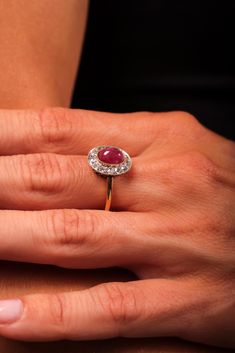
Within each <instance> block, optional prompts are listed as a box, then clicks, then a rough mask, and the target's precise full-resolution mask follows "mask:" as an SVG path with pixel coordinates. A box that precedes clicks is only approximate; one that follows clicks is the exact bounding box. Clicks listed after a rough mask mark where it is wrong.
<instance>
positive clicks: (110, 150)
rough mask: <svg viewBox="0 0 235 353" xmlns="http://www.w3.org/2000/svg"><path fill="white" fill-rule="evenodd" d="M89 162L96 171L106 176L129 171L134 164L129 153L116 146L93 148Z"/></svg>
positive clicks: (89, 155)
mask: <svg viewBox="0 0 235 353" xmlns="http://www.w3.org/2000/svg"><path fill="white" fill-rule="evenodd" d="M88 163H89V165H90V166H91V167H92V169H93V170H94V171H95V172H96V173H98V174H101V175H104V176H109V175H110V176H117V175H121V174H124V173H127V172H128V171H129V170H130V169H131V165H132V161H131V157H130V156H129V154H128V153H127V152H125V151H124V150H122V149H121V148H118V147H114V146H98V147H94V148H92V150H90V152H89V154H88Z"/></svg>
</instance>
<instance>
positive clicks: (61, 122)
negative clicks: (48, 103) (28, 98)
mask: <svg viewBox="0 0 235 353" xmlns="http://www.w3.org/2000/svg"><path fill="white" fill-rule="evenodd" d="M39 126H40V132H41V140H42V143H43V144H44V145H46V147H49V146H53V145H55V146H56V145H61V144H62V145H63V144H65V145H66V144H67V143H68V141H69V140H70V139H71V134H72V126H73V124H72V119H71V115H70V111H69V109H66V108H60V107H56V108H45V109H42V110H41V111H40V112H39Z"/></svg>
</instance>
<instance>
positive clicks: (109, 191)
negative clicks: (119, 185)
mask: <svg viewBox="0 0 235 353" xmlns="http://www.w3.org/2000/svg"><path fill="white" fill-rule="evenodd" d="M112 193H113V177H112V176H111V175H109V176H108V177H107V193H106V202H105V211H109V210H110V208H111V202H112Z"/></svg>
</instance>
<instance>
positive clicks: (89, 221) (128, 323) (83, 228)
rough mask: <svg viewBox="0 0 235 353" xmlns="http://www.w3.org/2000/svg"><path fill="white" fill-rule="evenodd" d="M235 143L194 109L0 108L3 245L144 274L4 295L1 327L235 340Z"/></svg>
mask: <svg viewBox="0 0 235 353" xmlns="http://www.w3.org/2000/svg"><path fill="white" fill-rule="evenodd" d="M14 126H19V129H18V130H17V133H15V132H14V133H13V131H15V130H14V129H13V127H14ZM7 141H11V144H9V143H7ZM94 146H99V147H94ZM234 146H235V144H234V142H232V141H229V140H226V139H224V138H222V137H221V136H218V135H216V134H215V133H213V132H211V131H209V130H207V129H206V128H204V127H203V126H201V125H200V124H199V123H198V122H197V120H196V119H195V118H194V117H192V116H191V115H189V114H187V113H182V112H173V113H133V114H123V115H122V114H117V115H115V114H109V113H98V112H90V111H80V110H79V111H76V110H66V109H57V108H55V109H46V110H44V111H42V112H37V111H34V112H24V111H19V112H14V111H12V112H8V115H7V116H6V115H5V113H4V111H0V153H1V157H0V184H1V185H2V187H1V190H0V199H1V208H2V211H0V224H1V229H0V258H1V259H6V260H14V261H25V262H26V261H28V262H38V263H46V264H52V265H56V266H61V267H66V268H80V269H91V268H105V267H114V266H117V267H124V268H127V269H129V270H131V271H133V272H134V274H135V275H136V280H134V281H130V282H115V283H104V284H101V285H98V286H94V287H92V288H90V289H88V290H83V291H80V292H69V293H58V294H56V295H55V294H34V295H30V296H24V297H22V298H13V299H12V300H10V301H0V334H1V335H4V336H6V337H9V338H14V339H17V340H53V339H72V340H74V339H75V340H76V339H77V340H80V339H85V340H87V339H104V338H110V337H117V336H122V337H147V336H154V337H157V336H176V337H180V338H183V339H187V340H192V341H197V342H203V343H208V344H215V345H221V346H227V347H233V346H235V339H234V337H235V332H234V327H235V320H234V317H235V312H234V310H235V309H234V307H235V306H234V292H235V281H234V274H235V257H234V251H235V237H234V229H235V223H234V213H235V202H234V199H235V182H234V176H235V157H234V151H235V147H234ZM114 149H115V150H114ZM89 151H91V152H90V153H89ZM124 151H127V152H128V153H129V155H130V156H131V159H132V162H133V163H132V167H131V169H130V166H131V160H130V159H129V157H128V156H129V155H127V154H126V152H124ZM88 153H89V155H88ZM87 155H88V162H89V163H88V162H87ZM110 157H111V159H110ZM112 158H113V159H112ZM115 158H117V159H115ZM89 164H90V165H89ZM91 166H92V168H93V169H94V170H92V169H91ZM122 168H123V169H122ZM94 171H95V172H96V173H95V172H94ZM100 174H103V177H102V176H101V175H100ZM119 174H120V175H119ZM109 177H114V181H115V186H114V188H113V190H112V187H111V186H110V185H108V186H107V181H108V180H110V179H111V180H112V178H109ZM3 186H4V187H3ZM107 190H108V191H110V190H111V191H113V193H112V195H111V196H112V203H111V198H110V197H109V196H110V195H108V194H109V192H108V191H107ZM106 194H107V200H106V209H109V208H110V206H111V208H110V210H111V212H105V211H104V208H105V195H106ZM3 209H4V210H3Z"/></svg>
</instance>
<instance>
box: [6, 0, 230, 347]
mask: <svg viewBox="0 0 235 353" xmlns="http://www.w3.org/2000/svg"><path fill="white" fill-rule="evenodd" d="M39 4H40V6H39ZM87 5H88V2H87V1H85V0H79V1H77V0H67V1H66V2H65V1H62V0H61V1H60V0H56V1H53V0H50V1H48V0H41V1H40V2H38V1H37V0H31V1H30V2H28V1H27V0H17V1H11V0H7V1H6V0H1V1H0V21H1V31H0V42H1V53H2V55H0V68H1V70H0V81H1V85H0V93H1V94H0V107H2V108H4V109H27V108H30V111H28V110H27V111H17V112H16V111H8V110H4V111H2V112H1V114H0V122H1V124H2V125H1V126H0V140H1V150H0V154H2V155H4V154H5V153H6V152H3V150H4V149H5V151H6V146H7V149H8V150H9V151H10V150H11V152H10V155H11V157H13V156H14V155H16V154H19V153H21V152H20V151H21V148H22V147H23V146H24V148H26V150H25V152H24V154H28V153H35V152H37V151H36V150H35V149H34V150H33V151H32V150H30V149H29V150H28V151H27V146H26V145H28V142H26V140H28V137H30V136H31V139H32V141H33V139H34V134H32V131H31V130H27V129H28V127H29V126H31V124H32V122H33V126H34V127H35V124H34V123H35V118H36V120H37V119H38V118H37V116H38V113H39V112H38V109H41V108H45V107H50V106H62V107H68V106H69V104H70V98H71V94H72V90H73V84H74V79H75V75H76V71H77V67H78V64H79V58H80V53H81V47H82V42H83V35H84V28H85V22H86V14H87ZM48 38H49V39H50V40H48ZM34 109H37V111H36V112H34ZM61 114H62V115H68V114H69V115H70V113H68V112H67V111H66V114H64V112H63V113H62V112H61V110H56V111H55V112H54V110H53V111H50V110H49V111H44V114H43V115H46V116H49V118H48V123H47V122H46V121H47V118H46V119H45V122H46V130H48V134H49V135H48V149H47V148H46V149H45V151H44V152H46V153H47V152H48V151H50V152H51V148H52V147H53V145H54V146H55V149H56V146H57V145H58V144H59V145H60V148H61V153H62V154H65V155H66V154H67V153H70V152H69V150H68V151H67V152H66V147H65V145H64V147H63V148H64V151H62V145H63V143H62V145H61V144H60V142H62V141H63V135H64V134H65V135H66V131H64V132H62V135H60V134H59V131H57V125H56V121H57V119H60V116H61ZM40 115H41V114H40ZM23 116H28V120H27V126H25V124H22V125H21V119H22V120H24V118H23ZM50 117H51V118H50ZM31 119H32V120H31ZM69 119H70V118H69ZM6 120H7V121H8V120H9V123H8V122H7V123H5V121H6ZM62 120H63V118H62ZM73 120H77V118H75V119H73ZM115 120H116V117H115ZM125 121H126V120H125ZM80 122H81V119H80ZM112 122H113V120H112ZM36 125H37V123H36ZM63 125H64V124H63ZM65 125H66V123H65ZM124 125H125V127H126V124H124ZM143 127H144V126H143ZM8 129H10V130H8ZM23 129H26V130H25V131H27V133H26V135H27V136H28V137H26V138H25V137H23V138H22V139H21V138H20V139H19V140H18V142H17V143H16V139H17V134H18V133H19V131H21V132H23V131H22V130H23ZM113 129H114V130H115V126H114V128H113ZM7 131H8V133H9V134H8V133H7ZM117 131H119V130H117ZM67 132H68V131H67ZM39 133H40V132H39ZM50 136H51V138H52V140H50ZM55 136H56V137H55ZM138 136H139V135H138ZM60 138H62V139H61V140H60ZM142 138H143V136H142V134H141V139H142ZM158 138H159V136H158ZM103 142H104V138H103V137H102V143H103ZM117 142H118V144H120V145H121V147H123V148H124V147H125V146H124V145H123V144H122V142H121V141H117ZM132 142H133V143H134V144H135V143H136V141H134V139H133V140H132ZM97 143H98V144H99V143H100V141H97ZM65 144H66V143H65ZM19 145H20V147H19ZM93 146H94V144H93V143H92V144H91V147H93ZM127 148H128V147H127ZM174 148H175V147H174ZM36 149H37V148H36ZM52 149H53V148H52ZM87 152H88V150H86V151H85V152H83V153H87ZM128 152H129V149H128ZM57 153H60V152H57ZM73 154H78V155H79V154H80V150H74V152H73ZM1 159H2V157H1ZM2 160H3V159H2ZM39 164H40V163H39ZM1 172H2V171H1ZM1 172H0V173H1ZM89 172H90V173H91V171H89ZM17 173H18V170H17ZM91 174H92V173H91ZM92 175H93V174H92ZM5 176H6V174H5ZM44 176H45V175H44ZM49 176H51V171H50V172H49ZM2 178H3V179H2V181H1V185H2V187H1V190H4V189H5V188H6V186H5V185H6V184H5V182H6V179H5V177H4V175H3V174H2ZM96 182H97V180H95V183H96ZM21 184H22V185H21V186H23V181H22V183H21ZM115 184H116V182H115ZM94 185H95V184H92V186H91V187H92V189H91V190H94ZM15 186H17V185H15ZM97 187H98V185H97ZM13 189H14V190H15V188H13ZM13 189H12V195H13V194H14V191H13ZM104 190H105V186H103V191H104ZM115 190H119V189H118V186H116V185H115ZM103 191H102V197H101V196H100V208H103V202H104V200H103V197H104V194H103ZM41 192H42V194H43V191H41ZM41 192H39V193H38V194H39V195H40V193H41ZM104 192H105V191H104ZM127 192H129V189H127ZM50 194H51V192H50V191H49V192H48V195H47V196H49V195H50ZM52 194H53V193H52ZM93 195H95V194H93ZM100 195H101V192H100ZM25 196H26V195H24V196H23V197H21V202H20V203H21V206H19V207H17V206H16V204H15V205H13V204H12V205H11V206H10V207H9V210H11V211H13V210H14V209H16V208H17V209H20V210H23V209H24V207H25V208H27V209H28V208H29V209H30V210H32V209H34V207H32V206H33V205H32V203H31V204H30V201H29V204H27V206H26V204H25ZM44 196H45V195H44ZM53 197H54V196H53ZM53 197H52V198H53ZM29 199H30V197H29ZM29 199H28V200H29ZM36 199H37V197H36V198H35V199H34V202H33V203H34V206H35V210H39V209H42V205H39V204H38V205H37V206H36V205H35V201H36ZM46 199H48V197H47V198H46ZM101 199H102V200H101ZM38 200H39V203H40V197H39V199H38ZM114 201H115V199H114ZM143 201H144V200H143ZM7 202H8V201H7V200H6V199H5V201H4V205H2V202H1V208H2V209H4V208H8V206H9V204H8V205H7ZM46 202H47V201H46ZM46 202H45V200H44V202H43V203H44V205H45V204H46ZM144 202H145V201H144ZM13 203H14V202H13ZM36 203H37V201H36ZM2 215H3V214H2ZM4 215H6V213H5V214H4ZM10 218H11V217H10ZM2 219H3V217H2ZM11 221H12V220H11ZM11 221H10V223H11ZM2 224H5V217H4V220H3V222H2V221H1V227H2ZM17 226H18V224H17ZM5 227H6V228H5V229H7V228H8V225H7V224H5ZM2 236H3V234H1V235H0V238H1V240H2ZM7 236H8V234H7ZM17 237H18V235H17ZM14 241H15V240H14ZM14 241H13V242H14ZM5 245H6V243H5ZM2 251H3V248H2ZM24 251H25V249H24ZM23 257H24V254H23V253H22V258H23ZM2 258H4V256H2ZM21 261H27V260H26V259H21ZM133 280H136V276H135V275H134V274H133V273H130V272H129V271H128V270H121V269H114V268H112V269H106V270H101V269H95V270H93V269H90V270H79V269H76V270H74V269H73V270H69V269H62V268H60V267H54V266H50V265H40V264H37V265H31V264H26V263H24V264H23V263H18V262H8V261H1V264H0V299H7V298H9V299H10V298H18V297H24V296H25V295H29V294H33V293H53V294H57V293H60V292H70V291H81V290H84V289H88V288H91V287H92V286H94V285H97V284H99V283H104V282H106V283H108V282H114V281H115V282H116V281H122V282H125V281H133ZM3 330H4V328H3ZM2 334H3V333H2ZM79 348H80V350H81V351H82V352H94V351H95V350H96V351H99V352H100V351H102V352H106V351H107V352H109V353H110V352H119V353H120V352H139V351H141V352H174V353H177V352H199V351H200V352H213V353H215V352H225V349H224V348H223V349H217V348H215V347H213V348H210V347H208V346H204V345H199V344H196V343H190V342H185V341H181V340H180V339H168V338H161V339H160V338H138V339H137V338H135V339H129V338H122V339H111V340H108V341H103V340H99V341H86V342H68V341H62V342H51V343H48V342H45V343H38V342H36V343H29V342H18V341H16V340H15V339H14V340H11V339H7V338H4V337H2V338H1V339H0V350H1V351H4V352H6V353H11V352H12V353H13V352H14V353H22V352H23V353H26V352H32V351H34V352H36V351H38V352H51V350H52V349H55V350H56V351H57V352H64V351H67V350H69V351H70V352H77V351H78V350H79Z"/></svg>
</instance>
